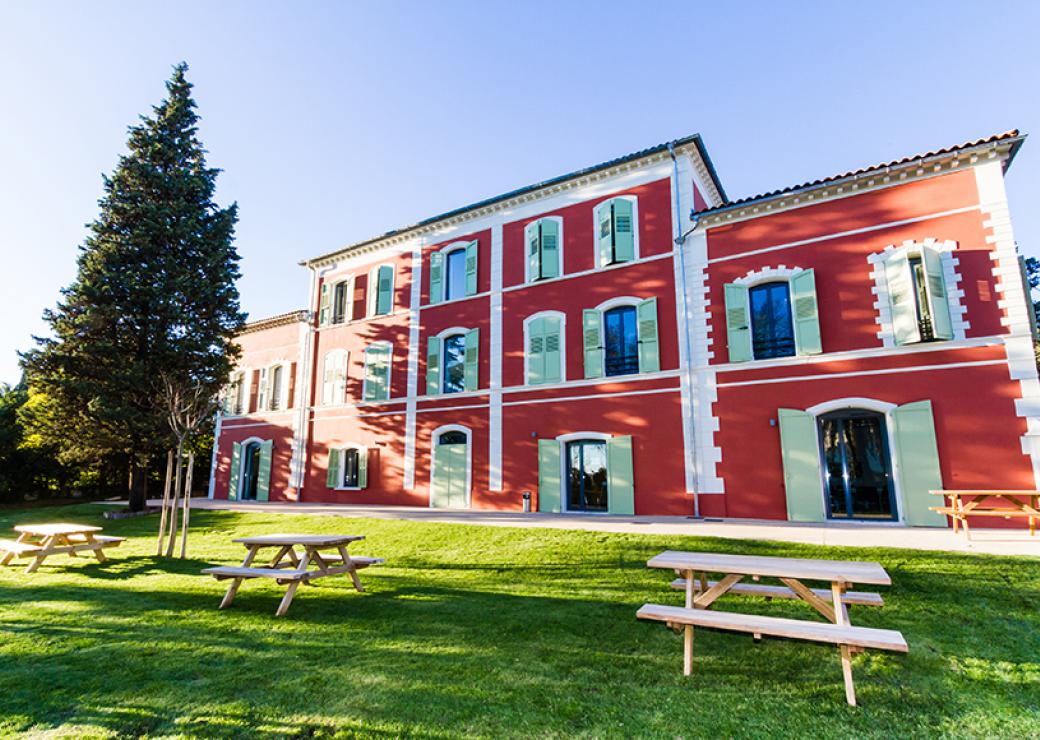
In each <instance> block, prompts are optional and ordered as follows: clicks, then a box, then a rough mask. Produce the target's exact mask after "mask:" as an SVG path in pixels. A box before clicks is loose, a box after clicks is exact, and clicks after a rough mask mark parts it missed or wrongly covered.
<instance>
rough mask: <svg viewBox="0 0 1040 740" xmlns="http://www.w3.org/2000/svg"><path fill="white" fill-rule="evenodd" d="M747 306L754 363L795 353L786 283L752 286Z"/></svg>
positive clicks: (789, 294) (789, 296)
mask: <svg viewBox="0 0 1040 740" xmlns="http://www.w3.org/2000/svg"><path fill="white" fill-rule="evenodd" d="M748 296H749V299H750V303H751V344H752V350H753V352H754V355H755V359H756V360H762V359H766V358H769V357H790V356H792V355H794V353H795V347H794V324H793V323H792V321H791V292H790V290H788V287H787V283H786V282H784V283H766V284H765V285H756V286H755V287H754V288H752V289H751V290H750V291H749V292H748Z"/></svg>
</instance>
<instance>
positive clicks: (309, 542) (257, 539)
mask: <svg viewBox="0 0 1040 740" xmlns="http://www.w3.org/2000/svg"><path fill="white" fill-rule="evenodd" d="M363 539H365V536H364V535H359V534H261V535H256V536H254V537H239V538H238V539H236V540H234V542H240V543H242V544H243V545H246V546H249V545H256V546H260V547H286V546H292V545H300V546H311V547H336V546H337V545H346V544H348V543H350V542H357V541H359V540H363Z"/></svg>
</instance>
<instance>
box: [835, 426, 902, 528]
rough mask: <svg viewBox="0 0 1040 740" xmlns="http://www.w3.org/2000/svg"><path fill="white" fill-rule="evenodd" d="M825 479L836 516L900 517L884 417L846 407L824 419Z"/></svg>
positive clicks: (889, 518) (863, 517)
mask: <svg viewBox="0 0 1040 740" xmlns="http://www.w3.org/2000/svg"><path fill="white" fill-rule="evenodd" d="M819 424H820V448H821V454H822V455H823V477H824V486H825V489H826V493H827V502H828V516H829V517H830V518H831V519H872V520H892V519H896V518H898V517H897V512H896V505H895V490H894V488H893V486H892V464H891V457H890V455H889V450H888V441H887V439H888V437H887V434H886V431H885V417H884V416H883V415H882V414H879V413H876V412H873V411H856V410H843V411H836V412H834V413H831V414H827V415H825V416H822V417H820V422H819Z"/></svg>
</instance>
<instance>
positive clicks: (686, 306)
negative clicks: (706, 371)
mask: <svg viewBox="0 0 1040 740" xmlns="http://www.w3.org/2000/svg"><path fill="white" fill-rule="evenodd" d="M668 154H669V155H670V156H671V158H672V180H673V181H674V182H675V233H676V235H677V236H676V239H675V246H676V248H677V249H678V250H679V286H680V287H679V289H680V292H681V293H682V307H683V339H684V342H685V344H686V382H687V384H688V386H689V389H690V391H689V392H690V393H691V394H692V393H693V392H694V388H695V386H694V374H693V341H692V340H691V339H690V317H689V312H690V302H689V295H688V293H687V287H686V249H685V244H686V237H687V236H689V235H690V234H691V233H693V231H694V230H695V229H696V228H697V221H696V220H694V224H693V228H692V229H690V230H689V231H687V232H686V233H685V234H684V233H683V230H682V209H681V208H680V206H679V160H677V159H676V158H675V147H674V146H673V145H672V144H670V143H669V144H668ZM694 425H695V421H694V418H693V414H692V413H691V414H690V434H691V435H692V436H693V444H692V446H691V448H690V449H691V451H692V453H693V455H692V456H693V460H692V462H693V489H694V490H693V517H694V519H700V518H701V505H700V499H699V496H698V495H697V488H698V487H699V486H700V479H699V476H698V475H697V435H696V427H695V426H694Z"/></svg>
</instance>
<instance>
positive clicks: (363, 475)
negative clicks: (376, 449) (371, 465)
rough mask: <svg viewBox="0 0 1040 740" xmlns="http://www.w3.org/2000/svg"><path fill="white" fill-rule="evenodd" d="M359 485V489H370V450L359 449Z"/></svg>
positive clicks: (365, 448)
mask: <svg viewBox="0 0 1040 740" xmlns="http://www.w3.org/2000/svg"><path fill="white" fill-rule="evenodd" d="M357 453H358V458H357V464H358V469H357V484H358V488H368V448H367V447H360V448H358V451H357Z"/></svg>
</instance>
